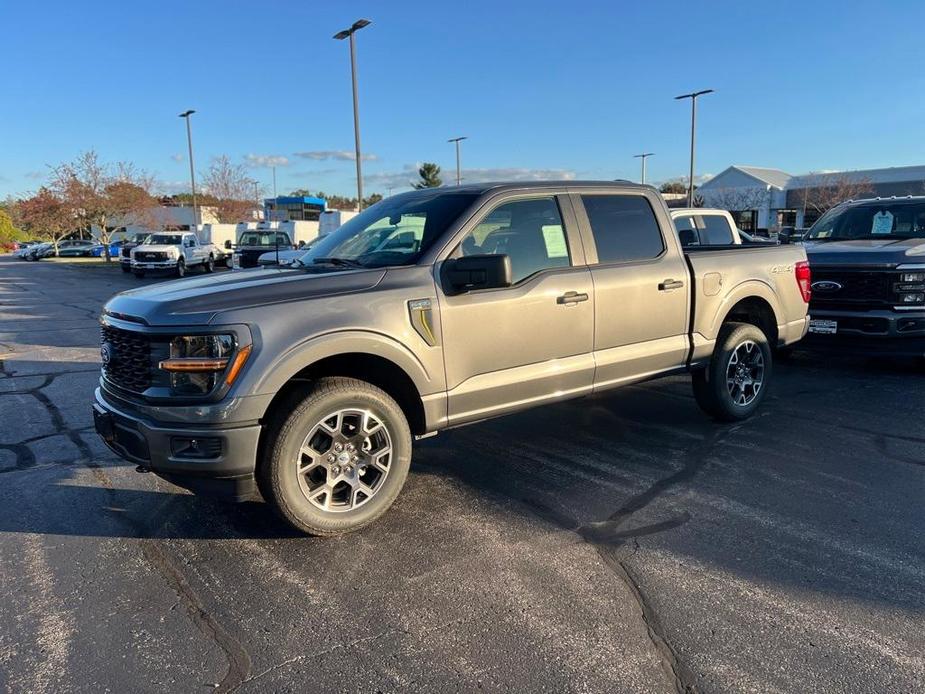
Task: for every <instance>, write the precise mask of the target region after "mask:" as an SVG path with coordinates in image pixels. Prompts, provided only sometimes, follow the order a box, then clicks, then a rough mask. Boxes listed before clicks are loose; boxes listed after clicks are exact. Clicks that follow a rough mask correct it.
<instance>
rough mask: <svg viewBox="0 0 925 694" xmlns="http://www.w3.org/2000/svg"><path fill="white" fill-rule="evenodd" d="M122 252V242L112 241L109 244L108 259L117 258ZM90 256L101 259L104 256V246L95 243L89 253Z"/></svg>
mask: <svg viewBox="0 0 925 694" xmlns="http://www.w3.org/2000/svg"><path fill="white" fill-rule="evenodd" d="M121 251H122V240H121V239H120V240H119V241H112V242H110V243H109V257H110V258H118V257H119V253H120V252H121ZM90 255H92V256H93V257H95V258H102V257H104V256H105V255H106V244H103V243H97V244H96V245H95V246H94V247H93V248H92V249H91V251H90Z"/></svg>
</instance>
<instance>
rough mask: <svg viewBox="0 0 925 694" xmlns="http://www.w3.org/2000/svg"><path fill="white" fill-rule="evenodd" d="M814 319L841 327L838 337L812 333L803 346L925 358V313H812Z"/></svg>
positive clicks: (881, 311)
mask: <svg viewBox="0 0 925 694" xmlns="http://www.w3.org/2000/svg"><path fill="white" fill-rule="evenodd" d="M811 313H812V319H813V320H830V321H836V322H837V324H838V327H837V332H836V333H835V334H820V333H813V332H810V333H808V334H807V335H806V337H805V338H804V339H803V341H802V342H800V347H807V348H812V349H819V350H828V349H831V350H833V351H838V352H842V353H847V354H860V355H864V356H871V357H874V356H899V357H922V356H925V310H923V311H889V310H883V309H875V310H869V311H832V310H829V311H826V310H823V309H819V310H816V309H813V310H812V312H811Z"/></svg>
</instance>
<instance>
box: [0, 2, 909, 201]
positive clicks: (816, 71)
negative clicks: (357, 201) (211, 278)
mask: <svg viewBox="0 0 925 694" xmlns="http://www.w3.org/2000/svg"><path fill="white" fill-rule="evenodd" d="M855 5H856V3H845V2H808V1H807V2H803V3H799V2H793V3H791V2H778V3H770V2H768V3H757V2H741V0H739V1H738V2H729V3H724V2H706V3H703V2H701V3H692V2H683V3H675V2H659V3H648V2H646V3H643V2H617V1H615V0H609V1H608V2H592V1H590V0H581V2H568V3H566V2H559V1H557V2H545V0H532V1H522V2H516V3H514V2H498V1H497V0H496V1H495V2H482V1H481V0H467V2H464V3H463V2H453V3H444V2H433V1H431V2H421V3H416V2H398V1H396V2H334V1H331V2H310V1H306V0H300V1H299V2H282V1H277V2H274V1H265V2H240V1H236V0H225V1H224V2H211V1H204V0H203V1H189V0H187V1H186V2H174V1H173V0H164V1H162V2H125V3H115V2H106V3H102V2H90V1H88V2H83V3H76V2H66V3H59V2H41V3H39V2H22V1H21V0H4V2H2V3H0V26H2V27H4V60H3V63H4V67H5V69H4V70H3V76H4V79H3V94H4V97H5V98H4V99H3V107H2V108H0V197H2V196H5V195H8V194H19V193H24V192H27V191H29V190H34V189H35V188H37V187H38V185H40V184H41V181H42V178H43V177H44V176H45V175H46V173H47V170H48V168H47V167H48V165H50V164H55V163H58V162H61V161H65V160H69V159H71V158H73V157H75V156H76V155H77V154H79V153H80V152H81V151H83V150H86V149H89V148H95V149H96V150H97V151H98V152H99V153H100V154H101V155H102V157H103V158H104V159H106V160H109V161H118V160H127V161H132V162H135V163H136V164H137V165H138V166H140V167H142V168H144V169H146V170H148V171H149V172H151V173H152V174H154V175H156V177H157V178H158V180H159V181H161V182H162V188H163V189H164V190H165V191H171V190H182V189H184V188H185V186H186V184H187V180H188V169H187V168H186V167H187V161H186V140H185V131H184V128H183V121H182V120H181V119H179V118H177V114H178V113H179V112H181V111H182V110H185V109H187V108H194V109H196V111H197V113H196V114H195V115H194V116H193V129H194V130H193V134H194V144H195V154H196V160H197V161H196V164H197V169H198V170H202V169H204V168H205V167H206V166H207V164H208V160H209V158H210V157H213V156H217V155H221V154H227V155H228V156H230V157H231V158H232V159H233V160H234V161H237V162H240V163H247V164H248V165H249V166H252V175H253V176H254V177H255V178H257V179H258V180H260V181H261V183H262V185H263V186H264V191H265V192H268V193H269V192H271V184H270V182H271V173H270V170H269V169H268V168H266V167H265V166H262V165H261V164H265V163H266V162H267V161H269V160H268V159H267V157H277V158H279V159H277V161H278V162H279V164H280V165H279V166H278V167H277V179H278V187H279V191H280V193H283V192H288V191H289V190H291V189H293V188H300V187H304V188H310V189H313V190H316V189H322V190H324V191H326V192H328V193H340V194H350V193H351V192H352V191H354V186H355V183H354V169H353V162H352V161H350V159H349V158H347V157H345V156H343V155H342V154H337V153H339V152H350V151H351V150H352V148H353V122H352V112H351V95H350V82H349V69H350V68H349V57H348V51H347V44H346V42H340V41H334V40H333V39H332V38H331V37H332V35H333V34H334V33H335V32H336V31H337V30H339V29H341V28H344V27H346V26H349V25H350V24H351V23H352V21H353V20H355V19H357V18H359V17H368V18H369V19H371V20H372V22H373V24H372V25H371V26H369V27H368V28H366V29H363V30H362V31H361V32H360V33H359V34H358V37H357V38H358V42H357V45H358V61H359V82H360V112H361V126H362V138H363V150H364V153H367V154H369V155H371V156H372V157H373V159H372V160H371V161H368V162H366V163H365V169H364V173H365V174H366V176H367V183H366V185H367V190H368V191H379V192H382V193H386V192H387V190H388V188H393V190H394V191H398V190H402V189H405V188H407V182H408V180H409V179H411V178H412V177H413V176H414V166H415V164H416V163H417V162H421V161H435V162H437V163H439V164H440V165H441V166H442V167H443V169H444V174H445V176H444V177H445V180H450V179H451V178H452V175H453V174H452V172H453V169H454V166H455V163H454V154H453V149H452V145H450V144H447V142H446V140H447V139H448V138H450V137H453V136H456V135H467V136H468V137H469V138H470V139H469V140H467V141H465V142H464V143H463V168H464V174H463V175H464V177H466V178H467V179H470V180H476V179H479V178H484V177H492V178H497V177H501V178H513V177H527V178H529V177H534V176H536V177H558V176H566V177H571V176H574V177H577V178H605V179H609V178H631V179H637V178H638V175H639V161H638V160H636V159H633V158H632V155H633V154H634V153H637V152H641V151H650V152H655V156H654V157H652V158H650V159H649V179H650V181H653V180H654V181H663V180H666V179H670V178H675V177H679V176H682V175H684V174H686V170H687V158H688V146H689V139H688V138H689V118H690V115H689V114H690V111H689V106H688V103H687V102H676V101H674V100H673V98H672V97H674V96H675V95H677V94H682V93H685V92H688V91H692V90H694V89H701V88H706V87H712V88H713V89H715V90H716V93H715V94H711V95H709V96H706V97H704V98H703V99H702V100H701V101H700V102H699V110H698V114H699V119H698V162H697V172H698V174H715V173H718V172H719V171H721V170H722V169H723V168H725V167H726V166H728V165H729V164H733V163H738V164H752V165H759V166H770V167H778V168H782V169H784V170H786V171H789V172H791V173H801V172H806V171H810V170H821V169H852V168H868V167H881V166H902V165H911V164H921V163H923V162H925V70H922V65H923V57H922V46H923V41H925V32H923V29H922V27H923V26H925V3H922V2H921V1H920V0H919V1H917V2H912V1H910V2H905V1H902V2H900V1H896V2H886V3H884V4H883V5H881V6H880V9H879V10H873V9H871V6H869V5H868V6H867V9H864V8H863V7H860V6H857V7H856V6H855ZM857 5H860V4H859V3H858V4H857ZM299 153H302V154H301V156H300V155H299ZM325 153H327V154H325ZM332 153H333V154H332ZM248 155H250V158H248Z"/></svg>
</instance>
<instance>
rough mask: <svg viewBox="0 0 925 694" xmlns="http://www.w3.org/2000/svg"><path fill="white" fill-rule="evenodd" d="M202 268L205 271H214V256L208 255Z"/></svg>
mask: <svg viewBox="0 0 925 694" xmlns="http://www.w3.org/2000/svg"><path fill="white" fill-rule="evenodd" d="M203 268H204V269H205V271H206V272H215V258H214V257H213V256H211V255H210V256H209V259H208V260H206V262H205V265H203Z"/></svg>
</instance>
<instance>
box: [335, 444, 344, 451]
mask: <svg viewBox="0 0 925 694" xmlns="http://www.w3.org/2000/svg"><path fill="white" fill-rule="evenodd" d="M334 450H335V451H337V452H338V453H340V452H341V451H342V450H344V447H343V446H342V445H341V444H339V443H335V444H334Z"/></svg>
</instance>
